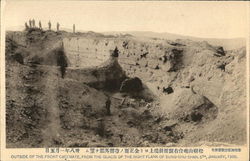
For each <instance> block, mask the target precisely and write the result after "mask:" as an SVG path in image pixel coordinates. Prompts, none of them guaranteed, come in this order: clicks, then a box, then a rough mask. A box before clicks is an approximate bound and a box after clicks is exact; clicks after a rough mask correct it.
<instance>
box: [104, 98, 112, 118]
mask: <svg viewBox="0 0 250 161" xmlns="http://www.w3.org/2000/svg"><path fill="white" fill-rule="evenodd" d="M107 97H108V99H107V101H106V107H105V108H106V110H107V115H111V112H110V104H111V100H110V98H109V96H107Z"/></svg>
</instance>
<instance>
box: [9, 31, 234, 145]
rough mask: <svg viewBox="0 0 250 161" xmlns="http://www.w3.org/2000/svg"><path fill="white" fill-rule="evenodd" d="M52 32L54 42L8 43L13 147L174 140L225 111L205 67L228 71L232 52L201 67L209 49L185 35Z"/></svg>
mask: <svg viewBox="0 0 250 161" xmlns="http://www.w3.org/2000/svg"><path fill="white" fill-rule="evenodd" d="M29 34H30V33H29ZM39 34H40V33H39ZM43 34H47V33H43ZM29 36H31V37H32V35H29ZM59 36H60V35H59ZM45 40H46V39H42V45H41V46H49V47H50V48H49V49H46V50H38V49H40V46H36V44H39V43H38V42H36V43H35V44H32V42H29V44H28V45H27V46H26V47H25V46H20V45H18V44H16V43H14V42H13V41H10V40H9V39H8V42H7V43H6V44H7V45H6V46H7V48H6V53H7V56H6V62H7V66H6V78H7V79H8V80H10V81H8V82H6V90H7V96H6V98H7V100H6V102H7V104H6V111H7V113H6V123H7V129H6V130H7V147H49V146H60V147H62V146H64V147H103V146H133V147H135V146H174V145H180V144H179V143H182V141H185V139H186V138H188V137H190V135H191V136H192V134H193V136H195V135H194V134H195V133H196V131H205V130H206V128H207V127H208V129H209V126H210V124H212V123H213V121H215V120H216V119H217V117H218V116H219V114H220V106H221V104H220V102H219V101H218V100H217V99H218V97H217V95H216V94H218V93H219V92H217V93H209V92H210V91H209V92H207V91H204V90H203V91H202V88H200V87H199V86H198V85H199V84H198V83H199V82H202V81H204V78H203V76H202V72H203V71H202V72H201V71H200V70H205V71H204V72H207V73H208V75H209V74H210V72H209V71H210V70H214V72H217V73H216V74H217V75H222V74H221V73H220V72H223V74H225V73H226V72H224V71H226V70H227V66H230V65H228V64H229V63H230V61H232V60H231V59H230V58H228V59H226V60H227V61H226V64H227V66H226V67H225V66H224V67H220V66H218V63H217V64H216V63H215V65H214V68H208V69H207V67H202V69H201V66H204V64H203V62H202V60H199V59H198V60H196V61H197V63H196V62H195V61H192V59H193V58H196V57H197V58H198V57H199V56H200V55H198V54H197V53H199V52H200V51H199V50H201V51H203V50H202V49H200V48H198V47H197V48H195V49H193V48H191V49H190V48H188V47H187V46H188V45H185V44H182V43H177V44H175V43H172V44H171V43H170V44H167V45H166V46H167V47H164V46H163V45H162V44H154V43H152V44H150V43H148V44H147V43H145V42H142V43H137V42H136V41H134V40H129V41H124V40H123V39H121V40H119V41H113V39H111V40H110V39H103V40H98V39H95V38H93V39H91V38H90V39H86V38H83V39H79V40H78V39H77V40H75V39H71V40H68V39H66V40H61V39H59V41H58V40H57V41H55V42H54V44H52V43H51V40H50V41H49V42H48V44H46V41H45ZM37 41H38V40H37ZM91 43H93V44H94V45H93V44H91ZM75 44H78V46H77V45H75ZM91 45H92V46H91ZM110 45H111V46H110ZM202 45H203V44H202ZM193 50H194V51H193ZM220 50H221V49H220ZM209 52H211V51H209ZM209 52H208V51H207V50H206V52H204V53H202V52H201V53H202V54H210V53H209ZM34 53H35V54H34ZM107 53H108V54H107ZM155 53H160V54H158V55H153V56H152V54H155ZM187 53H188V54H187ZM98 54H99V55H98ZM190 54H193V55H190ZM195 54H197V55H195ZM96 55H97V57H96ZM107 55H108V56H107ZM187 56H188V57H187ZM224 56H225V54H222V56H220V57H218V56H216V57H214V56H213V54H211V56H210V55H209V56H207V57H208V58H209V59H212V61H215V62H219V63H221V62H220V61H218V60H220V59H223V58H224ZM189 57H191V58H192V59H191V60H190V58H189ZM199 61H201V62H199ZM194 63H196V64H194ZM190 64H191V65H192V66H191V65H190ZM200 64H201V65H200ZM195 65H197V66H195ZM193 66H194V67H193ZM211 66H212V67H213V65H211ZM218 68H219V70H218ZM220 69H221V70H220ZM214 77H215V78H216V79H218V78H217V76H214ZM199 79H201V80H199ZM205 79H207V78H205ZM216 79H215V80H213V77H212V76H210V78H209V81H208V83H210V82H211V81H215V82H216V81H217V80H216ZM16 82H20V83H19V84H17V83H16ZM197 84H198V85H197ZM19 89H20V90H19ZM218 96H219V95H218ZM25 100H26V101H25ZM27 100H28V101H27ZM31 102H33V103H31ZM200 129H202V130H200ZM17 131H18V132H17ZM201 136H202V135H201ZM204 138H205V136H204ZM201 140H202V139H201ZM180 146H181V145H180Z"/></svg>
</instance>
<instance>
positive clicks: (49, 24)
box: [48, 21, 51, 30]
mask: <svg viewBox="0 0 250 161" xmlns="http://www.w3.org/2000/svg"><path fill="white" fill-rule="evenodd" d="M48 26H49V30H51V22H50V21H49V23H48Z"/></svg>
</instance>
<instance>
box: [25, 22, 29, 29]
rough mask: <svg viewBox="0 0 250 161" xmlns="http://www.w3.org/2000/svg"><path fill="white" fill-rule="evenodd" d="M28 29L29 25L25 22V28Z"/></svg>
mask: <svg viewBox="0 0 250 161" xmlns="http://www.w3.org/2000/svg"><path fill="white" fill-rule="evenodd" d="M28 29H29V26H28V24H27V22H25V30H28Z"/></svg>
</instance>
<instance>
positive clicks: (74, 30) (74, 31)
mask: <svg viewBox="0 0 250 161" xmlns="http://www.w3.org/2000/svg"><path fill="white" fill-rule="evenodd" d="M73 33H76V25H75V24H73Z"/></svg>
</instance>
